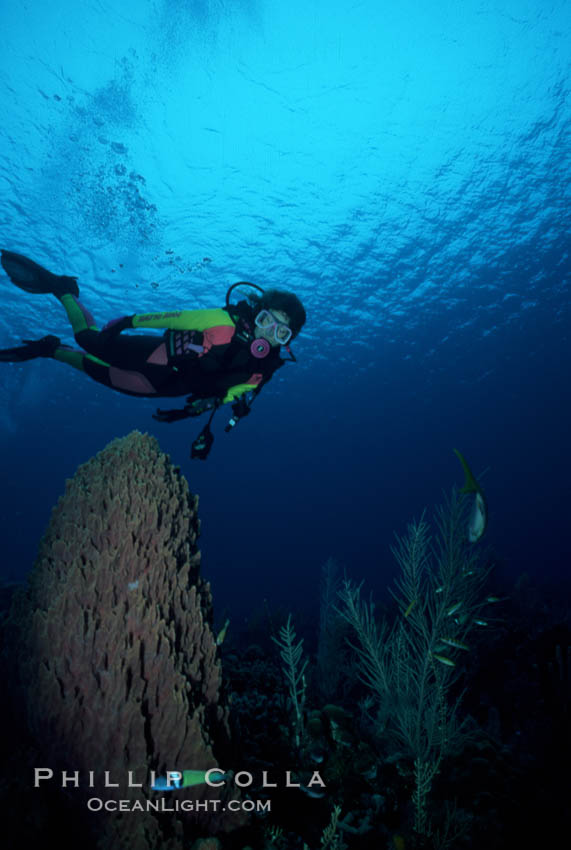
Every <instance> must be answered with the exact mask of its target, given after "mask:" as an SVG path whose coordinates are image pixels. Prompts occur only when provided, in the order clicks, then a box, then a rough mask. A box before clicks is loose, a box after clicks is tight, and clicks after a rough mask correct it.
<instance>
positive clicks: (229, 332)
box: [202, 325, 236, 354]
mask: <svg viewBox="0 0 571 850" xmlns="http://www.w3.org/2000/svg"><path fill="white" fill-rule="evenodd" d="M235 330H236V328H235V327H234V325H217V326H216V327H214V328H207V329H206V330H205V331H204V336H203V338H202V345H203V346H204V353H205V354H206V352H207V351H209V350H210V349H211V348H212V346H213V345H227V344H228V343H229V342H231V340H232V337H233V336H234V332H235Z"/></svg>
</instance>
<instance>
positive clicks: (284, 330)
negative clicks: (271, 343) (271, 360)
mask: <svg viewBox="0 0 571 850" xmlns="http://www.w3.org/2000/svg"><path fill="white" fill-rule="evenodd" d="M256 327H258V328H261V329H262V330H264V331H273V335H274V339H275V341H276V342H278V343H279V344H280V345H287V344H288V342H289V341H290V339H291V338H292V336H293V331H292V329H291V328H290V327H288V325H286V324H285V322H280V320H279V319H277V318H276V317H275V316H274V314H273V313H272V312H271V311H270V310H265V309H264V310H260V312H259V313H258V315H257V316H256Z"/></svg>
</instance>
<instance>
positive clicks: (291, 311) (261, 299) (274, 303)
mask: <svg viewBox="0 0 571 850" xmlns="http://www.w3.org/2000/svg"><path fill="white" fill-rule="evenodd" d="M250 300H251V301H252V302H253V305H254V307H255V308H256V309H257V310H281V311H282V312H283V313H287V315H288V317H289V326H290V328H291V331H292V339H293V338H294V337H296V336H297V335H298V333H299V332H300V330H301V329H302V327H303V326H304V324H305V320H306V318H307V317H306V314H305V308H304V306H303V304H302V303H301V301H300V300H299V298H298V297H297V295H294V294H293V292H288V291H287V290H285V289H267V290H266V291H265V292H264V294H263V295H252V296H251V297H250Z"/></svg>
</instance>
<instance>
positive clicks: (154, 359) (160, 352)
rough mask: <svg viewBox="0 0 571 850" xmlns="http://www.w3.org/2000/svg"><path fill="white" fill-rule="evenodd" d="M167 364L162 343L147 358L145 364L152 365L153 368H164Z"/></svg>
mask: <svg viewBox="0 0 571 850" xmlns="http://www.w3.org/2000/svg"><path fill="white" fill-rule="evenodd" d="M168 362H169V358H168V354H167V347H166V345H165V344H164V342H161V344H160V345H159V347H158V348H155V350H154V351H153V352H152V354H151V355H150V356H149V357H147V363H154V365H155V366H166V365H167V364H168Z"/></svg>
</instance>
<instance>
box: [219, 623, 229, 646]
mask: <svg viewBox="0 0 571 850" xmlns="http://www.w3.org/2000/svg"><path fill="white" fill-rule="evenodd" d="M229 625H230V620H229V619H228V618H226V622H225V623H224V625H223V626H222V628H221V629H220V631H219V632H218V634H217V635H216V646H221V645H222V644H223V643H224V638H225V637H226V632H227V631H228V626H229Z"/></svg>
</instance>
